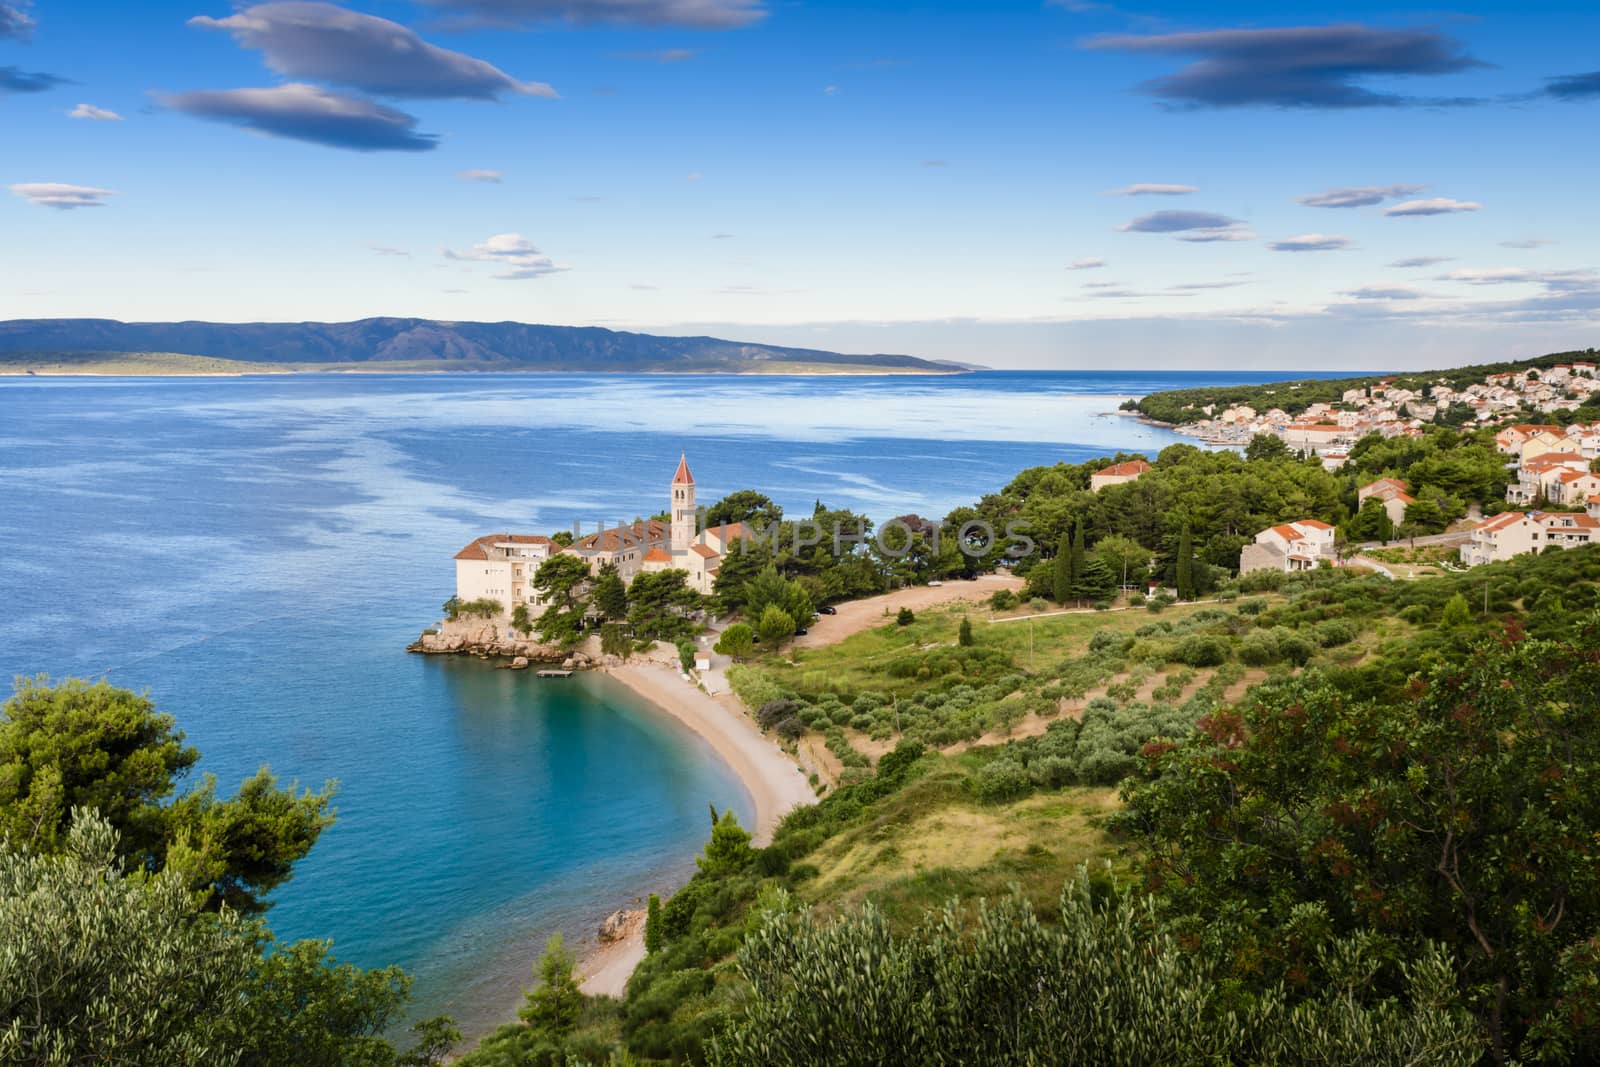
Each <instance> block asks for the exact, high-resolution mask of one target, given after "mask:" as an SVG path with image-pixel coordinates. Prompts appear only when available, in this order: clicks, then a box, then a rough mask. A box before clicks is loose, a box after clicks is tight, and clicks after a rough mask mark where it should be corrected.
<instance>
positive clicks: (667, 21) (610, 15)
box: [423, 0, 767, 30]
mask: <svg viewBox="0 0 1600 1067" xmlns="http://www.w3.org/2000/svg"><path fill="white" fill-rule="evenodd" d="M423 2H424V3H428V4H431V5H433V6H434V7H439V8H444V9H446V10H450V11H459V12H461V13H463V14H466V15H471V16H473V17H475V18H478V19H480V20H482V21H484V22H487V23H490V24H492V25H501V26H505V25H512V26H515V25H528V24H536V23H548V22H571V23H577V24H580V25H581V24H586V23H612V24H617V25H624V26H687V27H690V28H692V29H697V30H734V29H738V28H740V27H742V26H749V25H752V24H754V23H756V22H759V21H760V20H761V19H763V18H765V17H766V15H767V9H766V5H765V4H764V3H763V2H762V0H423Z"/></svg>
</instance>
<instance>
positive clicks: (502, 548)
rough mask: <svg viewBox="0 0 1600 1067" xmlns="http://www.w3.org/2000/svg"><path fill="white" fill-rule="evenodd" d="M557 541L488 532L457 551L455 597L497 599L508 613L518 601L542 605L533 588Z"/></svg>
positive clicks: (467, 599) (528, 604)
mask: <svg viewBox="0 0 1600 1067" xmlns="http://www.w3.org/2000/svg"><path fill="white" fill-rule="evenodd" d="M553 547H554V543H553V542H552V541H551V540H550V538H548V537H544V536H541V535H538V534H508V533H501V534H489V535H488V536H486V537H480V538H478V539H477V540H475V541H473V542H472V543H471V544H470V545H468V546H467V547H466V548H463V549H462V550H461V551H460V552H457V553H456V599H458V600H460V601H462V602H463V603H466V602H468V601H473V600H498V601H499V602H500V603H501V605H502V606H503V607H504V609H505V613H506V614H507V615H509V614H511V612H512V611H513V610H515V608H516V606H517V605H518V604H525V605H527V606H528V607H529V609H530V610H531V609H533V608H535V607H539V606H542V604H541V601H540V599H539V595H538V593H537V591H535V589H534V588H533V576H534V574H535V573H536V572H537V571H538V570H539V565H540V564H541V563H543V562H544V561H545V560H547V559H549V558H550V553H551V550H552V548H553Z"/></svg>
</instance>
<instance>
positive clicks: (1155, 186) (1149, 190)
mask: <svg viewBox="0 0 1600 1067" xmlns="http://www.w3.org/2000/svg"><path fill="white" fill-rule="evenodd" d="M1199 191H1200V189H1199V187H1198V186H1194V185H1162V184H1160V183H1158V182H1134V183H1133V184H1132V185H1124V186H1123V187H1122V188H1121V189H1108V190H1107V191H1106V195H1107V196H1187V195H1188V194H1189V193H1198V192H1199Z"/></svg>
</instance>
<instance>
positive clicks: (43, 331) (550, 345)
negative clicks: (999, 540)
mask: <svg viewBox="0 0 1600 1067" xmlns="http://www.w3.org/2000/svg"><path fill="white" fill-rule="evenodd" d="M979 369H981V368H979V367H976V366H974V365H972V364H965V363H954V362H948V361H941V360H927V359H918V358H917V357H915V356H906V355H892V354H883V353H874V354H867V355H861V354H845V353H840V352H827V351H823V350H821V349H811V348H784V347H780V346H776V345H758V344H746V343H744V342H741V341H724V340H721V339H719V338H716V337H658V336H656V335H654V334H646V333H628V332H624V331H618V330H607V329H602V328H600V327H597V326H541V325H535V324H531V323H523V322H445V321H440V320H436V319H406V318H373V319H360V320H357V321H355V322H241V323H232V322H118V321H116V320H114V319H10V320H6V321H0V374H29V373H32V374H149V375H181V374H196V375H199V374H216V375H223V374H284V373H294V372H308V371H315V372H328V371H345V372H350V371H368V372H383V373H390V374H393V373H428V372H433V373H439V372H468V371H471V372H479V371H485V372H520V373H529V372H549V373H556V372H566V373H586V374H596V373H599V374H674V373H676V374H960V373H964V372H967V371H972V370H979Z"/></svg>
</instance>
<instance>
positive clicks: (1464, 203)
mask: <svg viewBox="0 0 1600 1067" xmlns="http://www.w3.org/2000/svg"><path fill="white" fill-rule="evenodd" d="M1482 207H1483V205H1482V204H1478V203H1474V202H1473V201H1471V200H1451V199H1450V198H1449V197H1447V196H1436V197H1434V198H1433V199H1431V200H1407V201H1406V202H1405V203H1403V204H1396V205H1395V206H1394V207H1391V208H1384V210H1383V213H1384V214H1385V215H1394V216H1397V217H1404V216H1412V215H1451V214H1454V213H1456V212H1459V211H1477V210H1479V209H1481V208H1482Z"/></svg>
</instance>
